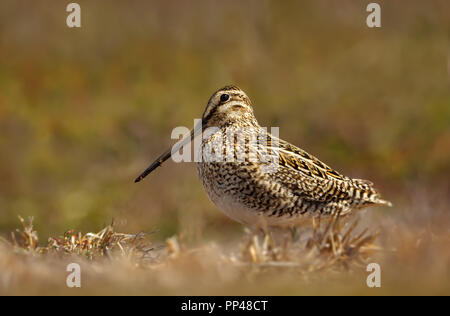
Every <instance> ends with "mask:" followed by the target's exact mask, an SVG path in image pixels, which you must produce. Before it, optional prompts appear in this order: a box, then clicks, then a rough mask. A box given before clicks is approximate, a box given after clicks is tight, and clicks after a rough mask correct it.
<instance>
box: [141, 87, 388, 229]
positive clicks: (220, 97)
mask: <svg viewBox="0 0 450 316" xmlns="http://www.w3.org/2000/svg"><path fill="white" fill-rule="evenodd" d="M210 127H214V128H216V129H215V132H212V133H209V135H206V136H205V135H204V134H203V136H202V138H201V150H205V149H206V148H207V147H208V146H209V150H211V144H213V145H212V147H214V148H216V151H217V152H221V151H223V154H225V153H226V152H227V151H228V150H229V149H234V150H235V151H236V150H237V148H236V147H237V146H236V142H235V139H234V137H233V140H232V141H230V140H229V138H228V139H227V138H226V137H225V138H224V137H223V135H224V134H226V133H227V131H229V130H230V129H233V128H234V129H236V130H239V131H240V133H241V134H244V136H252V135H256V134H261V131H262V128H261V127H260V125H259V124H258V122H257V120H256V118H255V115H254V113H253V107H252V104H251V102H250V99H249V98H248V96H247V95H246V94H245V92H244V91H242V90H241V89H239V88H238V87H236V86H226V87H224V88H222V89H220V90H218V91H216V92H215V93H214V94H213V95H212V96H211V98H210V99H209V101H208V104H207V106H206V109H205V111H204V113H203V116H202V119H201V120H199V123H198V124H197V125H196V126H195V127H194V129H193V130H192V131H191V133H190V134H189V135H186V136H185V137H184V139H183V140H182V141H181V142H179V143H178V144H177V145H175V146H174V147H173V148H172V149H169V150H167V151H166V152H164V153H163V154H162V155H161V156H159V157H158V158H157V159H156V160H155V161H154V162H153V163H152V164H151V165H150V166H149V167H148V168H147V169H146V170H145V171H144V172H143V173H142V174H141V175H140V176H139V177H138V178H137V179H136V180H135V182H139V181H141V180H142V179H144V178H145V177H146V176H147V175H148V174H150V173H151V172H152V171H153V170H154V169H156V168H157V167H159V166H161V165H162V164H163V163H164V161H166V160H167V159H169V158H170V157H171V155H172V153H174V152H177V151H178V150H179V149H181V148H182V147H183V146H185V145H188V144H189V143H190V142H191V141H192V140H194V139H196V137H197V136H198V135H201V134H202V131H203V130H204V129H205V130H206V129H208V128H210ZM266 135H267V137H266V140H267V141H266V142H265V143H260V142H258V143H255V142H253V143H252V142H247V143H246V144H247V146H246V147H247V148H246V149H245V150H244V151H245V153H246V154H247V155H245V157H246V158H248V157H250V155H249V152H256V157H260V155H259V154H260V153H261V152H262V151H264V152H266V153H267V152H269V155H271V157H275V161H276V162H277V164H276V168H275V170H272V171H267V170H265V167H267V159H266V160H263V159H261V161H259V160H258V159H244V160H242V159H241V160H238V159H235V160H234V161H230V160H225V161H224V160H222V161H220V160H218V159H216V160H208V159H204V160H202V161H198V162H197V170H198V174H199V177H200V179H201V181H202V182H203V186H204V188H205V191H206V193H207V194H208V196H209V198H210V200H211V201H212V202H213V203H214V204H215V205H216V206H217V207H218V208H219V209H220V210H222V211H223V212H224V213H225V214H226V215H228V216H229V217H231V218H232V219H234V220H236V221H238V222H240V223H243V224H246V225H249V226H255V225H259V224H260V223H261V221H264V222H265V223H266V224H267V225H269V226H295V225H296V223H300V222H302V221H303V220H305V219H307V218H311V217H315V216H319V215H320V216H332V215H335V214H336V215H339V216H344V215H346V214H350V213H352V211H354V210H358V209H361V208H364V207H368V206H374V205H385V206H391V203H390V202H388V201H385V200H383V199H381V198H380V195H379V194H378V192H377V191H376V190H375V189H374V187H373V184H372V183H371V182H370V181H367V180H361V179H351V178H349V177H347V176H344V175H342V174H341V173H339V172H337V171H335V170H333V169H332V168H330V167H329V166H327V165H326V164H324V163H323V162H321V161H320V160H319V159H317V158H316V157H314V156H312V155H310V154H308V153H307V152H306V151H304V150H302V149H300V148H298V147H296V146H294V145H292V144H290V143H288V142H286V141H284V140H281V139H279V138H278V137H275V136H274V135H272V134H269V133H266ZM223 139H227V140H226V141H223ZM275 143H276V146H275V145H274V144H275ZM217 144H223V149H220V148H219V149H218V150H217ZM239 144H240V146H241V145H242V143H239ZM249 146H250V147H253V148H250V150H249V148H248V147H249ZM251 149H254V150H253V151H252V150H251ZM233 157H234V158H236V154H235V153H234V154H233Z"/></svg>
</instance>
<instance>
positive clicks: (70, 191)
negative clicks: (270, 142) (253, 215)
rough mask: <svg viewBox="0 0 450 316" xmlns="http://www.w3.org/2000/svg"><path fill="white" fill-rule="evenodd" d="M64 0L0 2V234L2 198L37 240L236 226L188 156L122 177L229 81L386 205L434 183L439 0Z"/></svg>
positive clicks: (290, 136)
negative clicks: (71, 8) (368, 184)
mask: <svg viewBox="0 0 450 316" xmlns="http://www.w3.org/2000/svg"><path fill="white" fill-rule="evenodd" d="M69 2H70V1H54V0H53V1H50V0H45V1H44V0H41V1H20V0H19V1H18V0H6V1H2V2H1V3H0V214H1V215H0V234H2V235H7V234H8V232H9V231H11V230H13V229H14V228H15V227H17V226H18V220H17V215H19V214H20V215H22V216H24V217H26V216H34V217H35V224H36V226H37V230H38V231H39V232H40V234H41V240H45V239H46V237H48V236H49V235H58V234H62V233H63V232H64V231H66V230H67V229H69V228H73V229H77V230H81V231H98V230H100V229H101V228H102V226H103V225H104V224H105V223H109V222H110V221H111V219H113V218H114V219H115V220H116V222H117V223H118V224H120V225H122V227H123V229H122V230H124V231H130V232H136V231H152V230H155V229H158V230H159V233H158V234H157V235H156V237H155V238H159V239H163V238H165V237H167V236H170V235H173V234H176V233H180V234H182V235H183V236H185V237H186V238H187V239H191V240H200V239H202V238H205V237H213V238H219V239H224V240H225V239H226V238H227V237H226V236H227V234H224V233H223V232H224V231H228V232H240V231H241V229H242V228H241V226H240V225H239V224H236V223H234V222H232V221H231V220H229V219H227V218H226V217H225V216H224V215H222V214H221V213H220V212H219V211H218V210H217V209H216V208H215V207H214V206H213V205H212V204H211V203H210V202H209V201H208V199H207V196H206V195H205V193H204V192H203V189H202V187H201V184H200V182H199V181H198V179H197V177H196V170H195V166H194V165H193V164H175V163H173V162H169V163H167V164H166V165H164V167H163V168H160V169H158V170H157V171H156V172H154V173H153V174H152V175H151V176H150V177H149V178H148V179H146V181H145V182H143V183H141V184H138V185H136V184H134V183H133V179H134V178H135V177H136V176H137V175H138V174H139V173H140V172H141V171H142V170H143V169H144V168H145V167H147V165H148V163H150V162H151V161H152V160H153V159H154V158H155V157H156V156H157V155H158V154H160V152H161V151H162V150H165V149H166V148H168V146H169V145H170V144H171V143H172V140H171V139H170V134H171V131H172V129H173V128H174V127H176V126H187V127H192V124H193V119H194V118H199V117H200V116H201V114H202V112H203V110H204V107H205V105H206V102H207V100H208V98H209V97H210V95H211V94H212V93H213V92H214V91H215V90H216V89H218V88H220V87H222V86H224V85H226V84H231V83H232V84H236V85H238V86H240V87H241V88H242V89H244V90H245V91H246V92H247V94H248V95H249V96H250V98H251V99H252V101H253V103H254V107H255V113H256V116H257V118H258V120H259V122H260V123H261V125H262V126H280V136H281V137H282V138H284V139H286V140H288V141H290V142H293V143H294V144H296V145H298V146H300V147H302V148H304V149H305V150H307V151H309V152H310V153H312V154H314V155H316V156H318V157H319V158H321V159H322V160H324V161H325V162H327V163H328V164H329V165H331V166H332V167H334V168H336V169H338V170H339V171H341V172H343V173H345V174H347V175H349V176H353V177H358V178H368V179H371V180H372V181H374V182H375V183H376V184H377V187H378V188H379V189H380V191H381V192H382V193H383V195H384V196H385V197H386V198H387V199H389V200H392V201H393V202H394V204H395V205H404V206H405V207H407V205H408V203H410V201H411V197H410V196H411V193H410V192H413V191H414V190H413V189H412V188H417V187H420V188H423V190H425V191H426V192H441V193H442V195H441V196H444V197H447V196H448V192H449V189H450V188H449V185H448V177H449V174H450V163H449V161H450V84H449V77H450V51H449V48H450V46H449V34H450V2H449V1H444V0H442V1H395V2H394V1H377V2H378V3H380V4H381V7H382V27H381V28H379V29H369V28H368V27H367V26H366V22H365V21H366V17H367V15H368V13H367V12H366V10H365V8H366V6H367V4H368V3H369V2H370V1H301V2H300V1H263V0H260V1H135V0H133V1H84V0H83V1H77V2H78V3H79V4H80V5H81V10H82V27H81V28H80V29H69V28H68V27H67V26H66V24H65V23H66V17H67V15H68V13H66V11H65V8H66V5H67V4H68V3H69ZM392 211H394V212H395V208H394V209H393V210H392Z"/></svg>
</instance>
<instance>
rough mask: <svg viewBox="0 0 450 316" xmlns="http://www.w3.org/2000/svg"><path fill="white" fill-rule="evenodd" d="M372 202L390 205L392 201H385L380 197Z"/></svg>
mask: <svg viewBox="0 0 450 316" xmlns="http://www.w3.org/2000/svg"><path fill="white" fill-rule="evenodd" d="M374 204H376V205H383V206H389V207H392V203H391V202H389V201H386V200H382V199H377V200H375V201H374Z"/></svg>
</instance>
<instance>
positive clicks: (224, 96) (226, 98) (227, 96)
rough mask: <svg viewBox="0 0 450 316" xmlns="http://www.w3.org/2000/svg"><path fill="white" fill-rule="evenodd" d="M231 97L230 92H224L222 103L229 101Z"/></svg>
mask: <svg viewBox="0 0 450 316" xmlns="http://www.w3.org/2000/svg"><path fill="white" fill-rule="evenodd" d="M229 99H230V96H229V95H228V94H226V93H225V94H222V95H221V96H220V102H222V103H224V102H227V101H228V100H229Z"/></svg>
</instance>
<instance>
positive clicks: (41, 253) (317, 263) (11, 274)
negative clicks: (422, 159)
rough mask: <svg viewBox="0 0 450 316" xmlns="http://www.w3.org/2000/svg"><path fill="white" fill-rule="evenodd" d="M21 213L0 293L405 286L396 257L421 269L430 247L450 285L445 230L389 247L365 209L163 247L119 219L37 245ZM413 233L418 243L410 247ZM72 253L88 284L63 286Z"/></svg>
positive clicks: (4, 250) (335, 290)
mask: <svg viewBox="0 0 450 316" xmlns="http://www.w3.org/2000/svg"><path fill="white" fill-rule="evenodd" d="M20 221H21V223H22V228H21V229H18V230H17V231H16V232H14V233H13V234H11V238H9V240H6V239H2V240H1V242H0V271H1V274H0V293H2V294H256V295H257V294H261V295H267V294H381V293H383V294H399V293H401V292H402V291H403V292H405V291H406V293H407V294H408V293H409V292H408V290H407V289H405V288H403V287H402V285H401V283H398V284H395V282H394V281H393V279H391V278H392V275H390V274H391V273H392V272H393V271H394V270H396V269H397V270H396V272H395V273H397V277H398V278H399V280H401V281H402V282H404V281H405V280H404V279H403V278H404V277H405V275H404V274H403V272H402V271H401V270H398V268H399V266H401V264H402V263H404V262H405V261H409V263H410V264H411V265H414V268H415V269H418V268H419V267H420V266H421V265H423V264H424V263H425V261H426V257H424V256H419V255H418V254H422V253H423V251H425V250H426V251H428V252H429V254H428V255H429V256H430V255H433V256H436V255H437V256H438V257H439V259H440V260H442V261H441V262H440V263H439V264H438V263H437V262H436V263H434V264H433V267H434V268H437V267H439V270H435V271H434V272H435V274H434V275H435V276H434V277H433V279H432V280H431V279H428V281H429V282H428V283H429V284H428V285H427V286H426V287H424V288H422V290H423V291H428V290H430V288H429V287H430V286H433V290H434V292H435V293H437V294H444V293H447V294H448V285H447V284H448V283H444V282H442V281H444V280H446V279H448V267H449V265H448V264H449V262H450V258H449V254H448V249H449V248H448V246H449V245H450V239H449V238H448V237H449V236H448V230H447V231H445V230H444V231H443V232H441V233H437V232H435V236H434V237H433V239H427V238H425V237H424V236H423V235H421V236H411V233H409V234H408V233H407V230H406V229H405V230H399V234H400V235H401V243H402V249H397V250H395V251H392V249H388V248H385V247H383V246H382V245H380V243H379V242H376V240H377V236H378V234H377V233H376V232H373V231H372V230H369V229H367V228H365V226H364V224H362V223H360V222H359V220H358V218H333V219H320V218H319V219H318V220H315V221H314V222H313V225H312V226H311V227H307V228H305V229H302V230H301V232H300V234H299V233H298V232H292V231H274V232H272V233H271V234H265V233H262V231H258V232H254V231H252V232H251V231H246V233H245V234H244V236H243V237H242V239H241V240H240V241H233V242H232V243H231V246H230V245H225V244H217V243H214V242H209V243H203V244H201V245H198V246H189V245H187V244H185V243H184V242H180V239H179V238H178V237H177V236H174V237H172V238H169V239H168V240H167V241H166V244H165V246H162V247H161V246H158V245H155V244H154V243H153V242H152V240H151V236H150V235H149V234H144V233H138V234H123V233H119V232H117V231H116V230H115V227H114V225H113V224H112V225H108V226H107V227H105V228H104V229H102V230H101V231H100V232H98V233H87V234H82V233H75V232H73V231H68V232H66V233H65V234H64V235H63V236H61V237H57V238H49V240H48V242H47V243H46V244H45V245H42V246H39V239H38V234H37V232H36V231H35V230H34V228H33V225H32V219H30V220H29V221H27V222H25V221H24V220H23V219H20ZM403 229H404V228H403ZM408 229H410V228H408ZM400 235H399V236H400ZM438 235H439V237H438ZM411 238H412V239H413V240H414V241H415V245H413V246H411V245H409V246H407V245H406V244H409V243H410V242H411V241H412V240H410V239H411ZM397 245H400V243H398V242H397ZM391 246H393V245H391ZM410 247H412V249H411V248H410ZM409 251H413V252H414V253H415V254H414V255H413V254H412V253H409ZM436 252H438V254H436ZM405 256H406V257H405ZM418 258H419V259H418ZM374 260H375V262H380V263H381V264H382V266H383V267H385V266H386V265H387V264H389V265H390V266H389V267H390V269H389V270H392V271H387V272H386V275H389V276H388V277H386V279H389V280H385V279H383V281H385V283H386V284H389V285H388V289H384V290H376V289H369V288H367V287H365V278H366V275H367V273H365V267H366V265H367V264H368V263H369V262H374ZM396 260H397V262H395V261H396ZM415 260H416V261H415ZM71 262H77V263H79V264H80V265H81V267H82V289H69V288H67V287H66V285H65V280H66V277H67V275H68V272H66V266H67V264H69V263H71ZM416 271H417V270H416ZM423 279H424V278H419V280H418V282H419V283H420V284H423V281H424V280H423ZM439 280H440V281H439ZM436 282H438V283H437V284H436ZM385 283H383V284H385ZM396 286H398V287H399V288H397V287H396ZM419 288H420V287H418V288H416V290H417V289H419ZM409 290H411V289H409ZM371 291H372V292H371ZM383 291H385V292H383ZM413 292H414V291H413ZM411 294H412V293H411Z"/></svg>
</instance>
